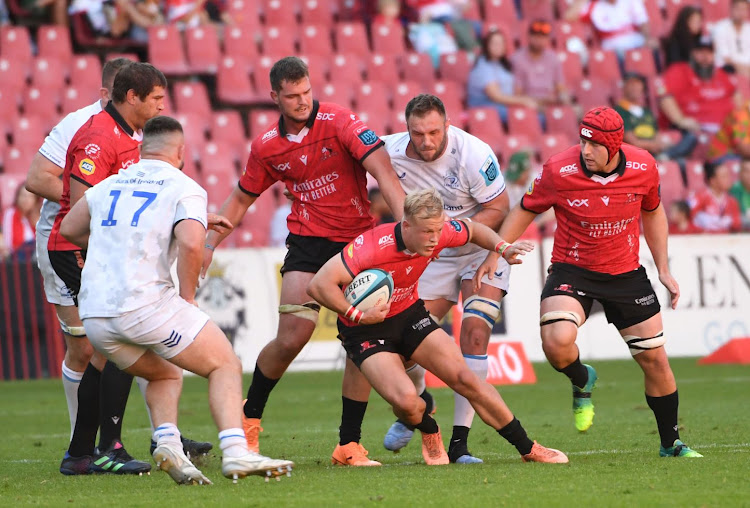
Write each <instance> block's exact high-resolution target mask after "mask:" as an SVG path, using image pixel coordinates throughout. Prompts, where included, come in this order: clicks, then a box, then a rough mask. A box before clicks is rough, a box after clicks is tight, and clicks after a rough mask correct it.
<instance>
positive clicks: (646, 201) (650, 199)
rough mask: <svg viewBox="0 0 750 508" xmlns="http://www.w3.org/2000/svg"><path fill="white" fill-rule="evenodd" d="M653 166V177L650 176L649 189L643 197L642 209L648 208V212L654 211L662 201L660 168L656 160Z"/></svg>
mask: <svg viewBox="0 0 750 508" xmlns="http://www.w3.org/2000/svg"><path fill="white" fill-rule="evenodd" d="M652 167H653V169H652V171H651V172H650V173H651V177H650V178H649V186H648V190H647V191H646V195H645V196H644V197H643V201H641V210H646V211H647V212H653V211H654V210H656V209H657V208H658V207H659V203H661V190H660V184H659V168H658V166H657V163H656V162H654V164H653V166H652Z"/></svg>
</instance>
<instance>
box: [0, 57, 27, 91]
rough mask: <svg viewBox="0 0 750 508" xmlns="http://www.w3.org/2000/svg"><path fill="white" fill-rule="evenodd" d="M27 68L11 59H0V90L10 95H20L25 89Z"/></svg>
mask: <svg viewBox="0 0 750 508" xmlns="http://www.w3.org/2000/svg"><path fill="white" fill-rule="evenodd" d="M27 71H28V68H27V67H26V66H25V65H24V64H22V63H21V62H17V61H15V60H13V59H12V58H0V90H3V91H4V92H6V94H8V95H10V94H11V93H13V94H16V95H20V93H21V91H22V90H23V89H24V88H25V87H26V77H27V76H28V72H27Z"/></svg>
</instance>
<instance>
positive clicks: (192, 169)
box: [182, 157, 203, 187]
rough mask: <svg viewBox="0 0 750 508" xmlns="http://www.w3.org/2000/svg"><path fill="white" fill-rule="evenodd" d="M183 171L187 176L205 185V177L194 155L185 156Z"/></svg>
mask: <svg viewBox="0 0 750 508" xmlns="http://www.w3.org/2000/svg"><path fill="white" fill-rule="evenodd" d="M182 172H183V173H185V175H186V176H188V177H190V178H191V179H193V180H194V181H195V182H196V183H197V184H198V185H200V186H201V187H203V178H202V177H201V175H200V173H199V172H198V165H197V164H196V162H195V160H194V159H193V158H192V157H185V161H184V164H183V166H182Z"/></svg>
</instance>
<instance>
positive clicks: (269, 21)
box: [259, 0, 299, 30]
mask: <svg viewBox="0 0 750 508" xmlns="http://www.w3.org/2000/svg"><path fill="white" fill-rule="evenodd" d="M259 3H260V4H262V9H263V19H264V21H265V24H266V25H274V26H285V27H288V28H290V29H292V30H294V29H296V28H297V26H296V25H297V22H296V21H295V16H296V14H297V11H298V10H299V6H298V4H297V2H296V1H294V0H263V1H262V2H259Z"/></svg>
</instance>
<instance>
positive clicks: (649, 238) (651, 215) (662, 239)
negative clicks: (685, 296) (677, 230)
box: [642, 203, 680, 309]
mask: <svg viewBox="0 0 750 508" xmlns="http://www.w3.org/2000/svg"><path fill="white" fill-rule="evenodd" d="M642 217H643V236H644V237H646V243H647V244H648V248H649V250H650V251H651V256H652V257H653V258H654V263H655V264H656V269H657V271H658V272H659V280H660V281H661V283H662V284H664V287H666V288H667V289H668V290H669V293H670V295H671V299H672V302H671V303H672V308H673V309H674V308H676V307H677V300H679V298H680V286H679V285H678V284H677V281H676V280H674V277H672V274H671V272H670V271H669V254H668V252H667V231H668V230H669V225H668V223H667V214H666V213H665V212H664V205H663V204H662V203H659V206H657V207H656V209H654V210H650V211H648V210H642Z"/></svg>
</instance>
